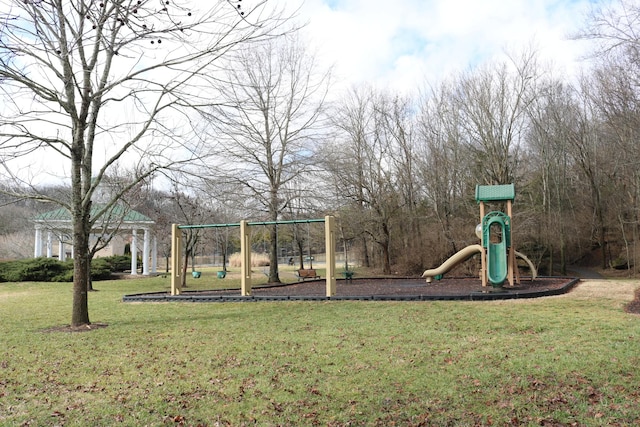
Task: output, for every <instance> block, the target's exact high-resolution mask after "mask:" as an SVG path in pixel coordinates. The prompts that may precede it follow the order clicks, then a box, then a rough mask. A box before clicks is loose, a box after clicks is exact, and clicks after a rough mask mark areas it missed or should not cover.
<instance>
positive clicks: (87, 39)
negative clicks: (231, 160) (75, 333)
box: [0, 0, 282, 327]
mask: <svg viewBox="0 0 640 427" xmlns="http://www.w3.org/2000/svg"><path fill="white" fill-rule="evenodd" d="M264 3H265V2H264V1H262V2H258V6H257V8H258V9H253V10H246V11H245V10H243V9H241V8H240V7H239V3H237V2H232V1H219V2H218V1H217V2H213V3H211V5H207V6H204V7H203V2H195V1H183V0H174V1H171V2H156V1H151V0H104V1H101V2H98V1H94V0H79V1H70V0H40V1H22V0H14V1H12V0H2V1H1V2H0V22H1V23H2V24H1V26H0V81H2V90H1V92H0V103H1V104H2V105H3V107H2V110H1V111H0V162H1V164H2V166H3V174H4V176H5V177H8V178H12V179H14V180H16V181H21V182H22V183H23V184H24V183H26V181H28V180H29V179H30V178H31V176H33V175H36V174H37V173H38V171H37V170H36V169H35V168H34V166H35V165H32V166H30V164H31V163H35V162H34V159H35V158H40V159H46V163H47V165H51V164H55V163H58V164H59V165H60V166H61V167H60V169H59V170H55V171H53V172H51V173H53V174H57V175H56V176H55V178H56V179H58V180H60V179H62V178H61V177H64V178H69V179H70V187H71V196H70V198H68V199H64V200H62V199H60V200H56V199H50V198H47V197H46V195H43V194H41V193H39V192H38V191H37V190H36V187H35V186H31V190H32V191H31V193H30V194H27V195H26V196H29V197H33V198H37V199H41V200H49V201H51V202H55V203H59V204H60V205H62V206H63V207H64V208H66V209H67V210H68V211H69V212H70V214H71V217H72V227H73V231H72V235H73V244H74V247H75V254H76V256H75V258H74V275H73V276H74V284H73V307H72V315H71V325H72V326H74V327H77V326H81V325H89V324H90V321H89V312H88V303H87V301H88V295H87V286H88V280H89V277H88V271H89V264H90V262H91V256H92V254H91V253H90V248H89V236H90V234H91V231H92V229H93V227H94V224H95V222H96V221H97V220H98V219H99V218H100V217H102V216H103V215H104V214H105V213H107V212H109V210H110V209H111V207H112V206H113V205H114V204H115V203H116V202H117V200H118V199H119V197H121V196H122V195H123V194H124V193H126V192H127V191H128V190H129V187H125V188H122V189H121V191H120V192H119V193H116V194H114V195H113V197H112V198H111V199H110V200H109V201H107V202H106V203H105V204H103V205H101V206H99V207H95V208H93V209H92V196H93V194H94V192H95V191H96V188H97V187H98V186H99V185H100V182H101V180H102V179H103V177H104V176H105V175H107V174H108V171H109V168H110V167H111V166H113V165H114V164H116V163H117V162H118V161H119V160H129V161H135V160H136V159H142V160H138V162H139V163H138V165H139V166H138V168H137V169H136V171H135V176H133V177H131V179H130V181H129V182H130V186H131V187H133V186H135V185H136V183H137V182H138V181H139V180H141V179H144V178H146V177H148V176H150V175H151V174H152V173H153V172H154V171H156V170H158V169H160V168H165V167H175V166H176V163H178V162H179V161H180V160H188V159H189V158H190V157H191V153H190V151H189V150H183V149H180V147H176V145H175V144H176V142H180V141H185V135H184V132H186V128H185V127H184V126H183V127H181V126H180V125H181V123H180V121H181V118H184V117H185V112H186V111H185V109H186V108H189V107H190V106H194V105H200V104H202V103H203V99H202V95H203V90H202V87H203V85H205V86H207V87H208V86H209V84H210V82H207V77H208V76H210V75H211V74H212V69H211V65H212V64H213V63H215V61H216V60H217V59H218V58H219V57H220V56H221V55H225V54H226V53H227V52H228V51H229V50H230V49H232V48H233V47H234V46H236V45H238V44H240V43H244V42H249V41H251V40H256V39H260V38H262V37H264V36H266V35H271V34H273V33H274V32H275V31H276V28H277V27H278V25H279V24H280V23H281V22H282V21H281V20H280V19H279V18H278V17H277V16H274V15H273V14H270V13H268V12H265V11H264ZM35 167H37V166H35ZM23 169H28V171H29V172H28V173H27V174H22V173H21V172H22V171H23ZM45 179H46V178H45Z"/></svg>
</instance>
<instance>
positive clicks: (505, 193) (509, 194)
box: [476, 184, 516, 202]
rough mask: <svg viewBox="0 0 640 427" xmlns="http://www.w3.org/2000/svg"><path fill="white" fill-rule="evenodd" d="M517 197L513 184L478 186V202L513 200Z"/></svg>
mask: <svg viewBox="0 0 640 427" xmlns="http://www.w3.org/2000/svg"><path fill="white" fill-rule="evenodd" d="M515 197H516V190H515V186H514V185H513V184H505V185H476V202H491V201H502V200H512V201H513V199H515Z"/></svg>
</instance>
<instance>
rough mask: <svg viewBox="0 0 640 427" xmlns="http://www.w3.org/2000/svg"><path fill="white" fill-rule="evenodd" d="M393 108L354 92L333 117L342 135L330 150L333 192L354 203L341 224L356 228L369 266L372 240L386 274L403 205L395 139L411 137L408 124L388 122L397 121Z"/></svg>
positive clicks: (381, 98) (379, 97) (370, 92)
mask: <svg viewBox="0 0 640 427" xmlns="http://www.w3.org/2000/svg"><path fill="white" fill-rule="evenodd" d="M394 108H395V107H394V101H393V98H390V97H389V95H387V94H383V93H380V92H378V91H376V90H374V89H372V88H357V89H354V90H352V91H351V92H350V93H349V94H348V96H347V97H345V99H344V100H343V101H341V103H340V105H339V106H338V108H337V112H336V114H335V116H334V124H335V126H336V128H337V129H339V131H340V132H341V134H340V136H339V139H338V141H337V142H336V143H335V144H334V145H333V146H332V147H331V148H330V150H328V157H327V163H326V168H327V170H328V171H329V173H330V175H331V177H332V178H331V179H332V181H333V183H334V187H335V190H334V191H336V193H338V194H340V195H341V197H342V198H343V199H345V200H347V201H349V203H348V205H347V206H346V207H345V209H343V214H342V215H343V218H342V219H343V222H347V221H348V222H351V223H352V226H353V227H354V228H356V229H357V230H358V234H359V235H360V238H361V239H363V240H362V242H363V257H364V260H365V265H367V263H368V258H367V257H368V252H369V251H368V248H367V239H369V240H370V241H373V242H374V243H375V245H376V248H377V249H379V251H380V254H381V255H380V261H381V262H380V264H381V265H382V270H383V272H384V273H387V274H388V273H390V272H391V263H392V260H391V238H392V227H393V224H394V220H395V219H397V216H398V214H399V213H400V211H401V209H402V204H403V201H402V199H401V197H400V193H399V191H398V186H397V179H398V176H397V175H396V172H397V170H396V169H395V168H394V165H393V163H394V162H393V161H394V157H393V154H394V150H396V148H398V147H397V145H396V143H397V140H396V139H395V137H396V136H397V135H401V134H403V133H404V136H403V138H405V137H406V135H407V133H408V128H407V127H406V126H405V124H402V125H401V126H400V127H401V128H402V129H400V128H399V127H398V125H399V123H398V122H397V121H396V120H395V119H392V120H389V119H390V118H393V117H394V115H395V113H394ZM390 126H391V127H390ZM404 142H405V143H406V142H407V141H404ZM405 148H407V147H405ZM365 237H366V239H365Z"/></svg>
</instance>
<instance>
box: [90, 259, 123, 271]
mask: <svg viewBox="0 0 640 427" xmlns="http://www.w3.org/2000/svg"><path fill="white" fill-rule="evenodd" d="M98 259H100V260H104V261H106V262H107V263H108V264H109V267H110V269H111V271H112V272H114V273H122V272H124V271H127V270H129V269H130V268H131V256H129V255H112V256H108V257H104V258H94V259H93V262H96V261H97V260H98Z"/></svg>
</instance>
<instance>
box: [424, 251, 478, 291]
mask: <svg viewBox="0 0 640 427" xmlns="http://www.w3.org/2000/svg"><path fill="white" fill-rule="evenodd" d="M481 252H482V246H480V245H469V246H467V247H466V248H462V249H461V250H459V251H458V252H456V253H455V254H453V256H452V257H451V258H449V259H448V260H446V261H445V262H443V263H442V265H441V266H440V267H438V268H432V269H431V270H427V271H425V272H424V273H422V277H426V278H427V283H431V281H432V280H433V278H434V277H436V276H442V275H443V274H444V273H446V272H448V271H449V270H451V269H452V268H453V267H455V266H456V265H458V264H460V263H461V262H464V261H466V260H468V259H469V258H471V257H472V256H474V255H475V254H479V253H481Z"/></svg>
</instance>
